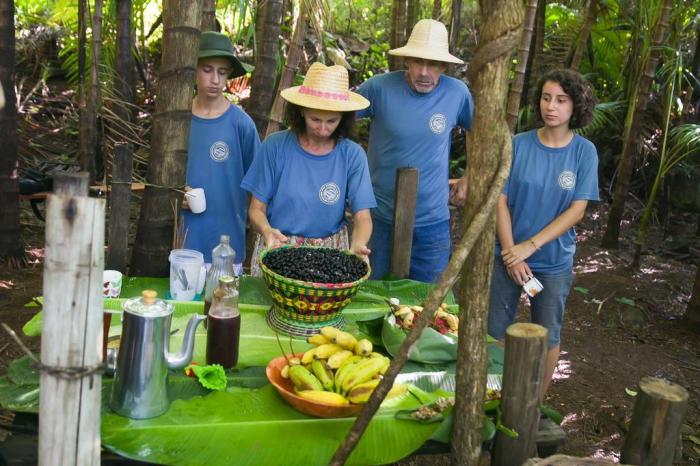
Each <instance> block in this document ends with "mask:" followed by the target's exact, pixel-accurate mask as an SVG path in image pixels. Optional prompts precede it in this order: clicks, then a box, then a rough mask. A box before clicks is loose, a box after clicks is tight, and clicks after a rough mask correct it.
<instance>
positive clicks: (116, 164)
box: [105, 142, 133, 274]
mask: <svg viewBox="0 0 700 466" xmlns="http://www.w3.org/2000/svg"><path fill="white" fill-rule="evenodd" d="M132 163H133V148H132V146H131V144H126V143H123V142H119V143H117V144H116V145H115V146H114V161H113V162H112V189H111V191H110V194H109V236H108V239H107V259H106V260H105V263H106V267H107V268H108V269H111V270H119V271H120V272H121V273H123V274H126V259H127V257H129V256H128V249H129V211H130V207H131V172H132Z"/></svg>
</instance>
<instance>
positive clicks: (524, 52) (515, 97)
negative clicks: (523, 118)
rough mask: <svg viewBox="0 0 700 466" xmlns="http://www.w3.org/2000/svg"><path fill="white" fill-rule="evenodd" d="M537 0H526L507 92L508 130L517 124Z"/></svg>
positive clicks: (511, 130) (513, 128)
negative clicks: (514, 63) (511, 78)
mask: <svg viewBox="0 0 700 466" xmlns="http://www.w3.org/2000/svg"><path fill="white" fill-rule="evenodd" d="M537 3H538V2H537V0H528V2H527V13H526V14H525V21H524V24H523V36H522V38H521V39H520V46H519V47H518V59H517V63H516V65H515V79H513V82H512V83H511V85H510V92H509V93H508V105H507V110H506V112H507V117H506V119H507V121H508V128H510V132H511V133H513V132H515V128H516V126H517V125H518V113H519V112H520V99H521V96H522V92H523V83H524V82H525V73H526V71H527V64H528V62H529V60H528V57H529V55H530V44H531V43H532V32H533V29H534V27H535V16H536V14H537Z"/></svg>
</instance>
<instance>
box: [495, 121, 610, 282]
mask: <svg viewBox="0 0 700 466" xmlns="http://www.w3.org/2000/svg"><path fill="white" fill-rule="evenodd" d="M503 194H505V195H506V196H507V197H508V209H509V210H510V216H511V221H512V223H513V239H514V241H515V244H518V243H521V242H523V241H527V240H528V239H529V238H532V237H533V236H534V235H536V234H537V233H538V232H540V231H541V230H542V229H543V228H544V227H546V226H547V225H549V224H550V223H551V222H552V221H553V220H554V219H555V218H557V217H558V216H559V215H561V214H562V212H564V211H565V210H566V209H568V208H569V207H570V206H571V203H572V202H573V201H579V200H588V201H597V200H598V199H599V198H598V153H597V151H596V148H595V146H594V145H593V143H592V142H590V141H589V140H588V139H585V138H583V137H581V136H579V135H574V138H573V139H572V140H571V142H570V143H569V144H568V145H567V146H566V147H559V148H552V147H547V146H545V145H544V144H542V143H541V142H540V140H539V138H538V137H537V130H532V131H527V132H525V133H520V134H518V135H516V136H515V137H513V165H512V167H511V170H510V176H509V177H508V181H507V182H506V185H505V187H504V188H503ZM575 252H576V231H575V230H574V228H573V227H571V228H569V230H567V231H566V232H565V233H564V234H563V235H561V236H560V237H559V238H557V239H555V240H553V241H550V242H549V243H547V244H545V245H543V246H542V248H541V249H540V250H539V251H536V252H535V253H534V254H533V255H532V256H530V257H529V258H528V259H527V260H526V262H527V265H529V266H530V269H531V270H532V271H533V272H539V273H543V274H556V273H560V272H564V271H566V270H570V269H571V268H572V267H573V264H574V253H575ZM496 254H497V260H500V254H501V250H500V245H497V248H496Z"/></svg>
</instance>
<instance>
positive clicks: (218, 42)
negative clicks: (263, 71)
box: [197, 31, 252, 78]
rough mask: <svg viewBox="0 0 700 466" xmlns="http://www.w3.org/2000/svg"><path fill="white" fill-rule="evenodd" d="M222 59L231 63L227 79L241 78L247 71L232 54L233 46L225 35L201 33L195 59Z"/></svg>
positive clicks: (210, 32)
mask: <svg viewBox="0 0 700 466" xmlns="http://www.w3.org/2000/svg"><path fill="white" fill-rule="evenodd" d="M211 57H223V58H228V59H229V60H230V61H231V73H229V75H228V77H229V78H236V77H238V76H243V75H244V74H246V73H247V72H248V71H250V69H252V68H250V69H249V67H246V66H244V65H243V64H242V63H241V62H240V61H239V60H238V58H236V56H235V55H234V54H233V44H232V43H231V39H229V38H228V37H227V36H226V34H221V33H220V32H213V31H207V32H203V33H202V36H201V37H200V39H199V55H197V58H211Z"/></svg>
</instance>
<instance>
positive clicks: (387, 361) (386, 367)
mask: <svg viewBox="0 0 700 466" xmlns="http://www.w3.org/2000/svg"><path fill="white" fill-rule="evenodd" d="M390 364H391V359H389V358H387V357H385V358H384V365H383V366H382V367H381V369H379V373H380V374H381V375H384V374H386V371H388V370H389V365H390Z"/></svg>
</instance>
